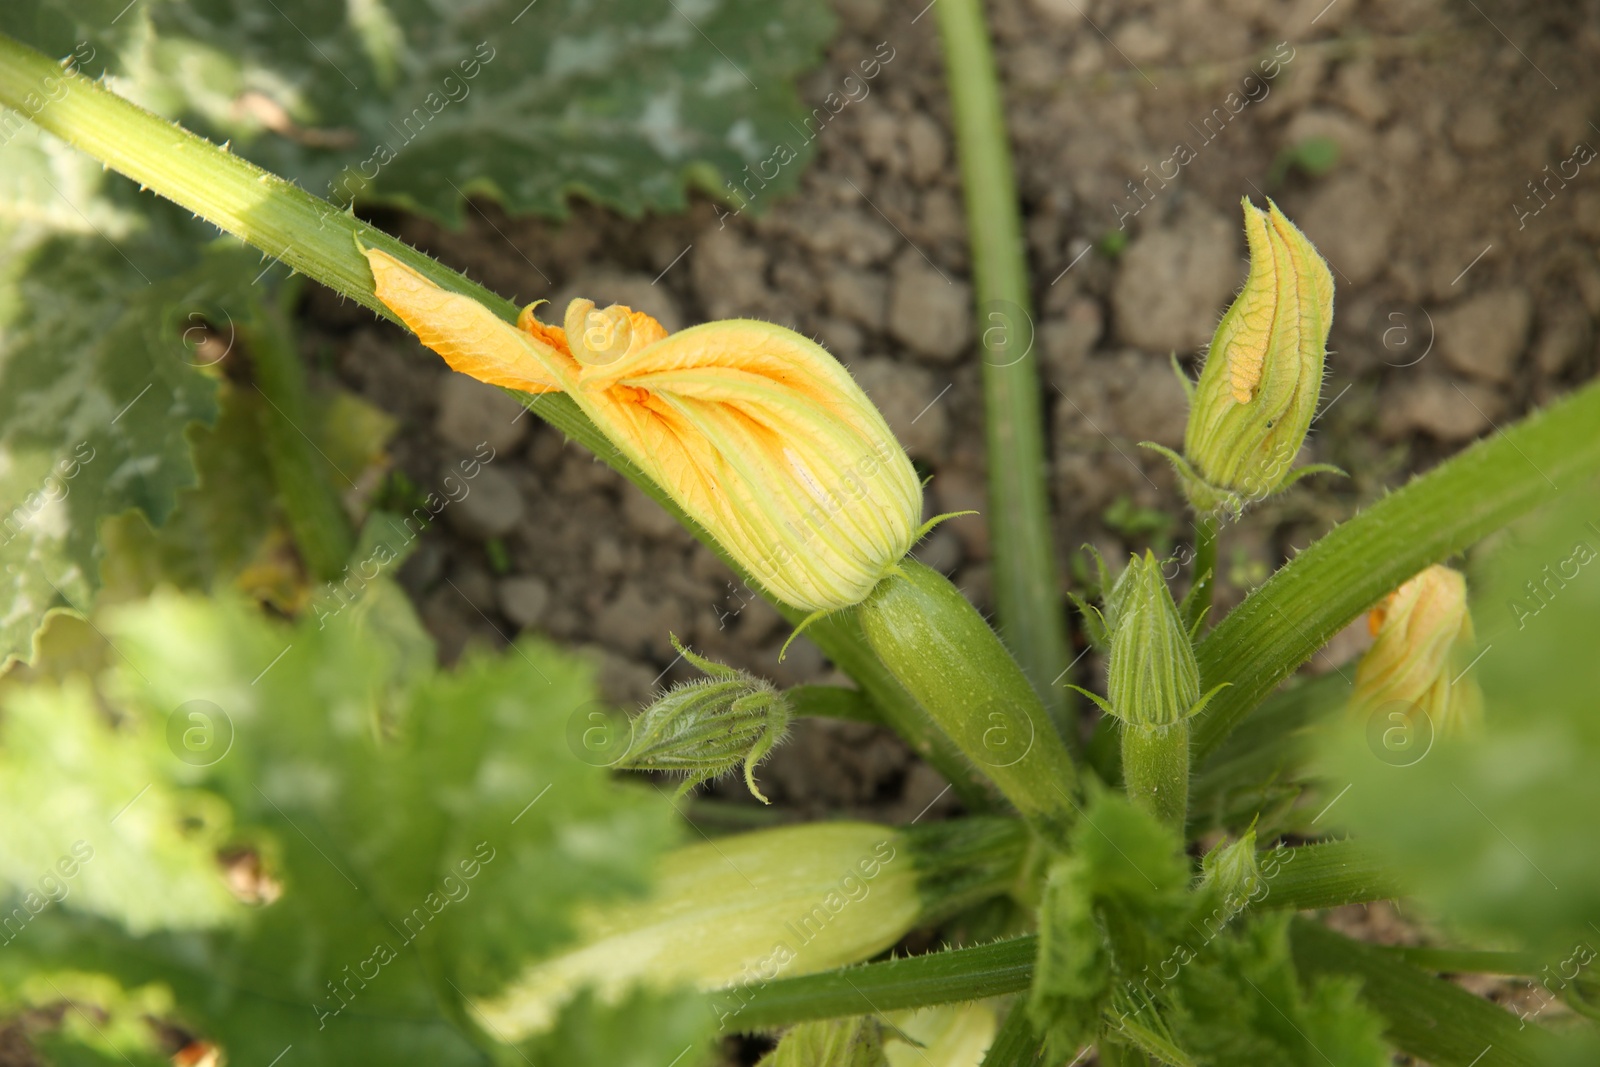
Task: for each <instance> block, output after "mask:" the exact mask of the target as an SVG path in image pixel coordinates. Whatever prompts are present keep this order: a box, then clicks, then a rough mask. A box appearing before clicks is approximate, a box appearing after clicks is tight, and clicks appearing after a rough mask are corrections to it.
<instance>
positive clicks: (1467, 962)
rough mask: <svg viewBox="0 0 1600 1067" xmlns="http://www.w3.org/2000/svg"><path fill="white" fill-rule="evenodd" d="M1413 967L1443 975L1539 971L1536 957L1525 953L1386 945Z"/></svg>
mask: <svg viewBox="0 0 1600 1067" xmlns="http://www.w3.org/2000/svg"><path fill="white" fill-rule="evenodd" d="M1389 951H1390V952H1393V953H1394V954H1395V955H1396V956H1398V957H1399V958H1400V959H1402V960H1405V961H1406V962H1407V963H1409V964H1411V965H1412V966H1413V967H1420V968H1422V969H1423V970H1425V971H1435V972H1438V973H1442V974H1500V975H1515V976H1517V977H1526V976H1531V975H1535V974H1538V973H1539V966H1540V964H1539V959H1538V957H1536V956H1534V955H1532V954H1530V953H1527V952H1493V951H1489V950H1486V949H1462V948H1412V947H1408V946H1405V945H1395V946H1392V947H1389Z"/></svg>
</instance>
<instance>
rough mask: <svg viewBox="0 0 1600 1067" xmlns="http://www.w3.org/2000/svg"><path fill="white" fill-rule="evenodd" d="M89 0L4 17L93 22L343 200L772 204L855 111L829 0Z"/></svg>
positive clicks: (227, 124)
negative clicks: (463, 0) (820, 73)
mask: <svg viewBox="0 0 1600 1067" xmlns="http://www.w3.org/2000/svg"><path fill="white" fill-rule="evenodd" d="M11 6H12V5H8V7H11ZM68 6H69V5H67V4H65V3H63V2H61V0H24V2H23V3H21V4H19V5H15V7H14V9H12V10H8V11H7V13H6V15H5V16H4V17H3V18H0V28H3V29H4V30H5V31H6V32H8V33H12V34H13V35H15V36H18V37H20V38H21V39H23V40H26V41H29V42H30V43H33V44H36V45H38V46H39V47H41V48H44V49H45V50H47V51H54V52H56V53H57V54H65V52H67V51H68V50H70V49H71V48H72V47H73V43H74V42H75V41H77V40H78V39H80V38H88V40H89V41H90V43H91V44H92V45H93V46H95V48H96V49H97V55H96V57H95V58H94V59H93V60H92V61H89V62H86V63H81V64H80V66H81V67H82V68H83V69H84V70H86V71H89V72H91V73H92V72H94V71H96V70H98V69H99V68H100V66H101V65H102V64H109V65H111V66H112V67H113V68H114V69H115V70H116V71H117V72H118V73H120V74H121V75H122V77H123V78H124V79H126V80H127V86H128V88H127V91H128V92H130V93H131V95H133V96H135V97H136V98H138V99H140V100H141V102H143V103H145V104H146V105H147V106H151V107H154V108H155V110H157V111H159V112H161V113H162V114H165V115H168V116H169V117H171V118H174V119H178V120H180V121H183V122H184V123H185V124H186V125H189V126H190V127H191V128H194V129H196V130H199V131H200V132H202V133H204V134H206V135H207V136H210V137H213V138H214V139H216V140H224V139H230V138H231V139H232V141H233V147H234V150H235V151H238V152H241V153H242V154H244V155H246V156H248V157H250V158H251V159H253V160H255V161H256V162H258V163H260V164H261V165H263V166H265V167H267V168H268V169H271V170H276V171H278V172H279V173H282V174H284V175H286V176H288V177H291V178H294V179H297V180H298V181H299V182H300V183H301V184H302V185H304V186H305V187H306V188H308V189H310V190H312V191H313V192H316V193H318V194H319V195H325V196H328V197H329V199H332V200H335V201H336V202H337V203H339V204H341V205H346V204H348V203H350V202H351V200H352V199H354V198H359V199H361V200H363V201H372V200H381V201H387V202H391V203H396V204H401V205H404V206H406V207H409V208H412V209H414V210H418V211H421V212H423V213H426V214H429V215H432V216H433V217H435V218H438V219H441V220H445V221H448V222H451V223H459V222H460V220H461V218H462V197H463V196H464V195H465V194H468V193H487V194H489V195H490V196H493V197H494V198H495V199H497V200H499V201H500V202H501V203H503V204H504V205H505V207H506V208H507V210H509V211H512V212H530V211H531V212H538V213H542V214H548V215H562V214H565V211H566V204H565V200H566V197H567V196H568V195H569V194H574V193H576V194H580V195H582V196H585V197H588V198H590V199H592V200H594V201H596V202H598V203H601V204H605V205H607V206H610V207H613V208H615V209H617V210H619V211H621V212H623V213H624V214H627V215H630V216H638V215H641V214H643V213H644V212H646V211H681V210H683V209H684V208H685V207H686V205H687V197H686V192H687V189H688V187H689V186H691V185H698V186H701V187H703V188H706V189H709V190H712V191H715V192H716V193H718V194H719V195H724V196H725V197H726V198H728V199H731V200H733V201H734V202H739V203H742V202H744V201H746V200H749V201H753V202H754V203H755V204H756V205H757V206H758V207H759V206H764V204H765V202H766V201H767V200H768V199H769V198H771V197H772V196H774V195H777V194H779V193H781V192H783V191H786V190H788V189H792V188H794V186H795V183H796V180H797V177H798V174H799V171H800V170H801V168H802V167H803V166H804V164H805V162H806V160H807V159H808V158H809V157H810V155H811V152H812V147H811V141H812V140H814V139H815V137H816V136H817V134H818V132H819V130H820V129H821V128H825V127H826V122H827V120H828V119H830V118H831V117H832V114H833V113H835V112H834V110H833V109H830V108H829V107H826V106H825V107H823V108H821V110H820V114H819V115H818V117H816V118H813V117H812V116H813V113H812V112H810V111H808V110H807V109H805V108H804V107H802V106H801V104H800V101H799V99H798V96H797V93H796V92H795V88H794V78H795V76H796V75H797V74H799V73H800V72H802V71H805V70H807V69H809V68H810V67H811V66H813V65H814V64H815V63H816V61H817V60H818V58H819V56H820V53H821V49H822V47H823V45H824V44H826V42H827V40H828V38H829V36H830V35H831V33H832V29H833V19H832V17H831V15H830V14H829V11H828V8H827V5H826V4H824V3H821V2H819V0H677V2H675V3H672V4H657V3H646V2H643V0H598V2H596V0H541V2H539V3H536V4H530V3H528V2H527V0H485V2H482V3H475V4H440V3H437V2H433V0H367V2H364V3H359V4H357V3H351V4H349V5H346V4H326V3H319V2H317V0H277V3H276V4H273V5H267V6H262V5H259V4H255V3H252V2H250V0H209V2H205V3H190V2H188V0H148V2H145V3H141V4H139V5H138V6H137V7H135V8H134V9H133V10H131V11H127V12H124V13H123V14H122V17H120V18H117V19H116V22H115V24H113V16H115V15H117V11H116V10H115V8H116V7H118V6H120V5H117V4H104V3H95V4H91V5H87V8H88V10H84V11H81V12H80V11H79V10H78V9H79V8H83V7H85V5H78V4H74V5H71V8H72V9H73V10H72V13H71V14H69V13H68V11H67V8H68ZM884 54H885V55H887V56H889V57H890V58H891V59H892V57H893V50H892V49H889V50H887V51H886V52H885V53H884ZM858 91H859V90H858ZM868 91H870V89H869V90H868ZM843 100H845V97H844V96H843V95H839V96H838V97H837V98H836V102H837V101H843ZM841 106H842V105H841ZM747 168H748V169H747ZM725 183H730V184H731V185H732V186H737V190H738V192H737V194H736V195H734V194H730V193H725V192H724V189H725Z"/></svg>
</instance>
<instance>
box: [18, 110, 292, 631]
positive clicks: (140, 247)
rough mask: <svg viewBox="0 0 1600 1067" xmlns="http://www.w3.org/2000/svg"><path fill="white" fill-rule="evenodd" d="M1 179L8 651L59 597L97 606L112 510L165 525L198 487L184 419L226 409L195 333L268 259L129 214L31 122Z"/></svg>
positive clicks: (85, 164)
mask: <svg viewBox="0 0 1600 1067" xmlns="http://www.w3.org/2000/svg"><path fill="white" fill-rule="evenodd" d="M0 175H3V177H0V260H3V264H0V458H3V459H4V462H3V463H0V499H3V500H4V501H5V502H6V503H5V507H6V509H7V510H6V512H5V514H4V515H3V516H0V590H3V592H4V594H5V599H6V601H7V603H8V604H9V608H8V610H7V612H6V613H5V615H4V617H3V619H0V658H3V657H5V656H7V655H13V654H19V653H25V652H26V651H27V647H28V639H29V637H30V635H31V634H32V633H33V630H34V628H35V627H36V626H37V625H38V623H39V620H40V619H41V618H42V617H43V614H44V612H45V611H46V610H47V609H48V608H50V607H52V606H55V605H59V604H63V603H65V604H70V605H72V606H75V607H78V608H80V609H84V610H87V608H88V606H89V605H88V601H89V599H90V597H91V595H92V594H93V592H94V590H95V587H96V586H97V585H98V580H97V579H98V569H99V554H98V552H97V547H96V535H97V531H98V525H99V519H100V518H102V517H103V516H106V515H109V514H114V513H116V512H119V511H123V510H125V509H128V508H138V509H140V510H142V511H143V512H144V513H145V514H146V515H148V516H149V518H150V520H151V521H152V522H153V523H155V524H157V525H159V524H160V523H161V522H162V521H163V520H164V519H165V518H166V517H167V515H168V514H169V513H170V512H171V510H172V509H173V507H174V505H175V501H176V497H177V493H178V492H179V490H181V489H182V488H184V487H185V486H190V485H193V484H194V471H193V463H192V460H191V457H190V454H189V441H188V439H187V438H186V437H185V435H184V432H183V430H184V427H185V425H186V424H188V423H190V422H196V421H198V422H210V421H211V420H212V419H213V418H214V417H215V414H216V401H215V396H214V394H215V389H216V386H215V384H214V382H213V381H212V380H211V379H210V378H208V377H207V376H206V375H205V374H203V373H202V372H201V370H200V365H201V364H202V363H203V362H204V360H203V359H202V358H201V357H199V356H198V355H197V353H196V352H195V351H194V350H193V348H192V347H190V346H188V345H186V343H185V341H186V338H187V337H188V336H189V333H190V331H192V330H193V329H194V328H195V327H196V325H197V324H198V323H199V322H200V321H201V320H202V319H214V320H216V321H217V322H219V323H220V322H224V321H227V319H228V318H229V317H230V312H229V310H228V308H229V306H230V305H232V306H233V307H234V312H233V313H234V314H237V313H239V311H240V310H241V308H240V306H241V305H242V303H243V301H242V300H241V299H240V298H239V297H238V295H237V294H239V293H241V292H243V291H247V290H249V288H250V283H251V279H252V278H254V277H256V276H257V275H258V274H259V273H260V269H261V268H260V265H259V263H258V262H257V257H256V255H255V254H254V253H251V252H248V251H246V250H244V249H243V248H242V247H241V246H239V245H238V244H236V243H235V242H233V241H231V240H230V241H228V242H226V244H222V243H218V244H213V245H211V246H210V247H208V248H205V249H204V250H202V251H200V252H198V253H195V252H192V251H190V250H189V248H188V242H189V241H190V240H191V239H192V236H191V234H189V233H187V232H186V230H187V229H188V227H187V225H186V224H180V223H179V222H178V221H177V220H176V218H175V215H176V213H175V212H173V211H172V210H171V209H169V208H167V207H165V206H162V207H160V208H158V209H157V210H154V211H150V212H149V213H148V215H145V214H141V213H134V212H130V211H129V210H127V209H126V207H124V206H123V205H122V203H121V201H122V200H123V199H125V198H126V197H125V196H124V195H123V194H119V195H118V196H112V197H108V196H106V195H103V194H102V193H101V190H100V186H101V182H102V180H103V179H104V175H103V173H102V172H101V171H100V170H99V169H98V168H95V167H94V166H93V164H92V163H90V162H89V161H87V160H81V161H80V160H78V159H77V158H75V157H74V155H73V154H71V152H70V150H68V149H66V148H65V146H63V145H61V144H59V142H56V141H55V140H54V139H53V138H48V137H46V136H44V135H41V134H38V133H37V132H36V131H34V130H32V129H28V128H24V129H22V130H20V131H18V132H17V134H16V136H15V137H13V138H12V139H10V140H9V141H7V142H6V143H4V144H3V145H0ZM119 187H120V186H119ZM144 206H145V207H146V208H148V207H149V206H150V205H148V204H146V205H144Z"/></svg>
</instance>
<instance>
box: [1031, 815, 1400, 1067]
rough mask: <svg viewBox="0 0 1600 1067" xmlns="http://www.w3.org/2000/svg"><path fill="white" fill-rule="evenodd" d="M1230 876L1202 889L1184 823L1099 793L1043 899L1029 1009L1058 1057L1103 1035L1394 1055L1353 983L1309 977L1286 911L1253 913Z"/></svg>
mask: <svg viewBox="0 0 1600 1067" xmlns="http://www.w3.org/2000/svg"><path fill="white" fill-rule="evenodd" d="M1264 877H1265V878H1266V879H1267V885H1268V886H1269V887H1270V879H1271V877H1272V873H1271V871H1270V869H1269V870H1268V871H1267V872H1266V874H1265V875H1264ZM1221 881H1225V880H1219V882H1218V883H1217V884H1203V885H1201V886H1199V887H1195V886H1194V885H1193V882H1192V879H1191V877H1190V871H1189V865H1188V863H1186V862H1185V861H1184V859H1183V853H1182V846H1181V843H1180V841H1179V839H1178V837H1177V835H1176V834H1175V833H1173V832H1172V831H1171V830H1169V829H1168V828H1166V827H1164V826H1162V825H1161V824H1160V823H1159V822H1157V821H1156V820H1155V819H1154V817H1152V816H1150V815H1148V814H1145V813H1144V812H1141V811H1139V810H1138V809H1136V808H1134V807H1133V806H1132V805H1131V804H1129V803H1128V802H1127V801H1126V800H1124V799H1123V798H1122V797H1120V796H1119V795H1117V794H1114V793H1110V792H1106V791H1104V790H1100V791H1098V792H1097V793H1096V795H1095V796H1094V797H1093V798H1092V799H1091V801H1090V803H1089V805H1088V806H1087V809H1086V811H1085V814H1084V816H1083V821H1082V822H1080V823H1079V824H1078V826H1077V827H1076V828H1075V829H1074V831H1073V840H1072V848H1071V851H1070V853H1069V854H1068V855H1067V856H1064V857H1062V858H1059V859H1057V860H1055V861H1054V863H1053V864H1052V866H1051V868H1050V872H1049V876H1048V880H1047V882H1046V884H1045V889H1044V899H1043V902H1042V905H1041V911H1040V917H1039V923H1040V941H1039V961H1038V965H1037V969H1036V971H1035V978H1034V985H1033V991H1032V994H1031V998H1032V999H1031V1004H1030V1007H1031V1012H1032V1016H1033V1019H1034V1022H1035V1025H1036V1026H1038V1027H1039V1028H1040V1030H1041V1031H1042V1032H1044V1033H1045V1034H1046V1035H1047V1038H1048V1040H1049V1044H1050V1048H1051V1055H1052V1056H1055V1057H1057V1058H1059V1059H1061V1060H1062V1061H1063V1062H1064V1061H1065V1060H1066V1059H1070V1058H1071V1057H1072V1056H1073V1055H1074V1054H1076V1053H1077V1052H1078V1050H1079V1048H1080V1046H1082V1045H1085V1044H1088V1043H1089V1042H1091V1041H1095V1040H1097V1039H1098V1040H1104V1041H1108V1042H1111V1043H1113V1044H1115V1045H1120V1046H1124V1047H1127V1048H1130V1049H1136V1050H1139V1051H1140V1052H1142V1053H1144V1054H1147V1055H1150V1056H1154V1057H1156V1058H1157V1059H1158V1060H1159V1061H1160V1062H1166V1063H1172V1064H1180V1065H1195V1067H1202V1065H1203V1067H1231V1065H1233V1064H1240V1063H1249V1064H1252V1065H1262V1067H1278V1065H1281V1067H1302V1065H1303V1064H1307V1063H1313V1062H1321V1061H1322V1060H1323V1058H1324V1057H1327V1061H1328V1062H1332V1063H1337V1064H1340V1065H1341V1067H1361V1065H1370V1067H1381V1065H1385V1064H1388V1063H1389V1062H1390V1056H1389V1052H1388V1050H1387V1047H1386V1046H1385V1044H1384V1043H1383V1041H1382V1039H1381V1038H1380V1037H1379V1034H1380V1029H1381V1027H1380V1023H1379V1021H1378V1020H1377V1018H1376V1017H1375V1016H1373V1015H1372V1013H1371V1012H1370V1011H1368V1009H1367V1008H1366V1007H1365V1006H1363V1005H1362V1004H1360V1003H1359V1002H1358V1001H1357V999H1356V986H1355V985H1354V983H1351V982H1348V981H1345V980H1341V979H1330V978H1319V979H1317V980H1315V981H1311V982H1306V981H1303V980H1302V978H1301V976H1300V975H1299V974H1298V973H1297V972H1296V969H1295V967H1294V964H1293V961H1292V960H1291V958H1290V955H1289V947H1288V940H1287V924H1288V921H1289V918H1288V916H1285V915H1269V916H1266V917H1264V918H1263V917H1257V916H1255V915H1252V914H1251V913H1249V911H1248V903H1247V901H1246V900H1244V899H1241V898H1237V897H1230V896H1229V895H1228V891H1227V890H1226V888H1225V887H1224V886H1223V885H1222V884H1221ZM1319 1053H1320V1055H1319Z"/></svg>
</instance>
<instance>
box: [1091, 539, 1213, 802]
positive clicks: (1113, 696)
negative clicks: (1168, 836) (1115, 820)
mask: <svg viewBox="0 0 1600 1067" xmlns="http://www.w3.org/2000/svg"><path fill="white" fill-rule="evenodd" d="M1101 620H1102V621H1101V625H1102V626H1103V628H1104V629H1105V630H1106V631H1107V632H1108V633H1109V634H1110V642H1111V649H1110V655H1109V657H1108V659H1107V669H1106V698H1105V699H1102V698H1101V697H1099V696H1097V695H1096V694H1094V693H1091V692H1089V691H1088V690H1086V689H1080V690H1079V692H1081V693H1083V694H1084V695H1086V696H1088V697H1089V698H1090V699H1091V700H1093V701H1094V702H1095V703H1097V704H1099V705H1100V707H1101V709H1102V710H1104V711H1105V712H1106V714H1108V715H1111V716H1113V717H1115V718H1116V719H1117V720H1118V722H1119V724H1120V725H1121V727H1122V777H1123V782H1124V785H1125V788H1126V790H1127V793H1128V799H1129V800H1131V801H1132V802H1133V803H1134V805H1135V806H1137V807H1139V808H1142V809H1143V810H1145V811H1148V812H1150V813H1151V814H1153V815H1155V816H1156V817H1157V818H1159V819H1161V820H1162V821H1163V822H1165V823H1167V824H1168V825H1169V826H1172V827H1174V828H1175V829H1177V830H1179V831H1180V832H1181V831H1182V829H1183V825H1184V820H1185V818H1186V816H1187V813H1188V805H1189V720H1190V718H1192V717H1193V716H1194V715H1195V714H1197V713H1198V712H1200V711H1201V710H1202V709H1203V708H1204V707H1205V705H1206V703H1207V702H1208V701H1209V700H1210V699H1211V697H1212V695H1213V694H1215V693H1216V689H1213V690H1212V691H1211V692H1210V693H1207V694H1206V695H1205V696H1204V697H1202V696H1201V695H1200V668H1199V666H1198V665H1197V664H1196V662H1195V656H1194V645H1193V642H1192V640H1191V636H1190V634H1189V631H1188V629H1187V628H1186V627H1185V626H1184V624H1183V619H1182V618H1181V617H1180V616H1179V614H1178V606H1177V605H1176V604H1175V603H1173V600H1172V593H1171V591H1170V590H1168V588H1167V583H1166V580H1165V579H1164V578H1163V577H1162V576H1161V564H1160V562H1159V561H1157V559H1156V557H1155V554H1154V553H1152V552H1148V551H1147V552H1146V553H1145V554H1144V556H1143V557H1139V556H1134V557H1133V558H1132V559H1131V560H1129V562H1128V567H1127V569H1126V570H1125V571H1123V572H1122V574H1121V575H1120V576H1119V577H1118V578H1117V581H1116V583H1115V584H1114V585H1113V586H1112V587H1111V589H1110V590H1108V592H1107V594H1106V598H1105V611H1104V613H1103V614H1102V615H1101ZM1218 688H1220V687H1218Z"/></svg>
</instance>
